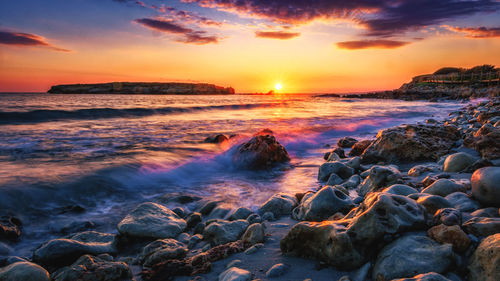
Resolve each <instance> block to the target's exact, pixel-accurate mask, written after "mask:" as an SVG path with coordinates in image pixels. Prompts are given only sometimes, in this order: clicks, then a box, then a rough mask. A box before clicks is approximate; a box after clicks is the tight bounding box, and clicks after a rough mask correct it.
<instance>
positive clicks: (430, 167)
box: [408, 164, 441, 177]
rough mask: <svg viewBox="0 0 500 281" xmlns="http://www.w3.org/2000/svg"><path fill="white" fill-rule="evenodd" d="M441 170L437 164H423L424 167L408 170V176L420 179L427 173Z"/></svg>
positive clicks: (417, 166) (418, 166) (419, 166)
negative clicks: (419, 177)
mask: <svg viewBox="0 0 500 281" xmlns="http://www.w3.org/2000/svg"><path fill="white" fill-rule="evenodd" d="M440 170H441V167H440V166H439V165H437V164H422V165H416V166H414V167H413V168H411V169H410V170H408V175H409V176H410V177H418V176H421V175H423V174H424V173H427V172H437V171H440Z"/></svg>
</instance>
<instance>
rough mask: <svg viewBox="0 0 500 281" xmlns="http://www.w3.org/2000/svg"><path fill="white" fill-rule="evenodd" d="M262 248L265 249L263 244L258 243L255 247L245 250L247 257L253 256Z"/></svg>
mask: <svg viewBox="0 0 500 281" xmlns="http://www.w3.org/2000/svg"><path fill="white" fill-rule="evenodd" d="M262 247H264V244H263V243H257V244H255V245H253V246H252V247H250V248H248V249H246V250H245V255H251V254H253V253H255V252H257V251H258V250H259V249H260V248H262Z"/></svg>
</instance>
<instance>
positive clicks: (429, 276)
mask: <svg viewBox="0 0 500 281" xmlns="http://www.w3.org/2000/svg"><path fill="white" fill-rule="evenodd" d="M392 281H452V280H450V279H448V278H446V277H444V276H443V275H441V274H439V273H436V272H429V273H424V274H419V275H415V276H413V277H411V278H401V279H394V280H392Z"/></svg>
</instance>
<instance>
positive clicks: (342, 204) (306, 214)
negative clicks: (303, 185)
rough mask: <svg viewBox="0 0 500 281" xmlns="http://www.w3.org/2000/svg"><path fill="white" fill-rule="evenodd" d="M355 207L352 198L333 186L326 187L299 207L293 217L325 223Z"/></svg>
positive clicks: (294, 211) (303, 201)
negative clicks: (338, 213) (337, 214)
mask: <svg viewBox="0 0 500 281" xmlns="http://www.w3.org/2000/svg"><path fill="white" fill-rule="evenodd" d="M352 207H354V205H353V204H352V201H351V198H350V197H349V196H348V195H346V194H344V193H343V192H342V191H340V190H339V189H338V188H335V187H332V186H325V187H323V188H322V189H320V190H319V191H318V192H316V193H315V194H314V195H313V196H310V197H308V198H307V199H305V200H302V202H301V203H300V204H299V206H297V207H296V208H295V209H294V210H293V212H292V217H293V218H294V219H296V220H307V221H323V220H325V219H327V218H328V217H330V216H332V215H333V214H335V213H337V212H343V213H347V212H349V211H350V210H351V209H352Z"/></svg>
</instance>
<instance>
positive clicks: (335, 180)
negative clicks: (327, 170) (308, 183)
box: [326, 173, 344, 185]
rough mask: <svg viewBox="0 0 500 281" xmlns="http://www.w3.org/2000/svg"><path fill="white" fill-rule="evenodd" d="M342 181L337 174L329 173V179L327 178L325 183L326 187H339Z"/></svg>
mask: <svg viewBox="0 0 500 281" xmlns="http://www.w3.org/2000/svg"><path fill="white" fill-rule="evenodd" d="M343 181H344V180H343V179H342V178H341V177H339V176H338V175H337V174H335V173H331V174H330V177H329V178H328V180H327V181H326V185H339V184H341V183H342V182H343Z"/></svg>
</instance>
